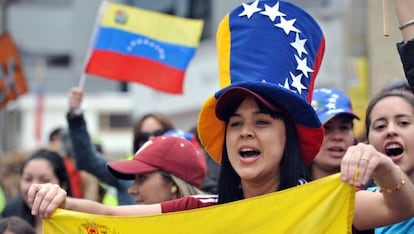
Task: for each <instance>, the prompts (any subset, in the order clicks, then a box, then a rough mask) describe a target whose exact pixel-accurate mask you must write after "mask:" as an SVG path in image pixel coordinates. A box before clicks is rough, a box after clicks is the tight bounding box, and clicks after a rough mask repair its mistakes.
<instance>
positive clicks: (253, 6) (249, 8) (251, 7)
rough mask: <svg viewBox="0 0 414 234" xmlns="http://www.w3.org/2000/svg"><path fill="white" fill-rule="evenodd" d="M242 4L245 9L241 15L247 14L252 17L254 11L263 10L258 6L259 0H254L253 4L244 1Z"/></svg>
mask: <svg viewBox="0 0 414 234" xmlns="http://www.w3.org/2000/svg"><path fill="white" fill-rule="evenodd" d="M242 5H243V8H244V10H243V12H242V13H240V14H239V16H247V18H248V19H250V17H252V15H253V14H254V13H256V12H259V11H261V10H262V9H260V8H258V7H257V6H258V5H259V0H256V1H254V2H253V3H252V4H251V5H249V4H246V3H242Z"/></svg>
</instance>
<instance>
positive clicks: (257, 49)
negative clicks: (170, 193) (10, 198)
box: [29, 0, 414, 231]
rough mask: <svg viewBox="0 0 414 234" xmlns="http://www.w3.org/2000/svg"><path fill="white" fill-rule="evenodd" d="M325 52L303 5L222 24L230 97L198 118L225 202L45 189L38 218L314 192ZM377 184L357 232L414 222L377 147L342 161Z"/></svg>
mask: <svg viewBox="0 0 414 234" xmlns="http://www.w3.org/2000/svg"><path fill="white" fill-rule="evenodd" d="M324 48H325V39H324V36H323V33H322V30H321V29H320V27H319V25H318V24H317V22H316V21H315V20H314V19H313V18H312V17H311V16H310V15H309V14H308V13H307V12H305V11H303V10H302V9H301V8H299V7H297V6H295V5H294V4H292V3H290V2H284V1H275V0H269V1H259V0H256V1H253V2H250V3H242V5H241V6H238V7H236V8H235V9H233V10H232V11H231V12H230V13H229V14H227V15H226V16H225V17H224V19H223V20H222V21H221V23H220V25H219V28H218V32H217V49H218V60H219V61H218V62H219V79H220V87H221V89H220V90H219V91H217V92H216V93H215V94H214V95H213V96H211V97H210V98H208V99H207V100H206V101H205V102H204V104H203V106H202V107H201V111H200V114H199V117H198V128H197V129H198V133H199V137H200V141H201V143H202V144H203V146H204V148H205V149H206V151H207V153H208V154H209V155H210V156H211V157H212V158H213V159H214V160H215V161H216V162H217V163H219V164H220V165H221V171H220V177H219V181H218V194H217V196H212V195H208V196H207V195H205V196H196V197H195V196H189V197H184V198H181V199H178V200H171V201H167V202H162V203H160V204H152V205H147V206H142V205H141V206H140V205H132V206H124V207H108V206H104V205H102V204H99V203H93V202H91V201H85V200H77V199H71V198H67V197H66V195H65V193H64V192H63V191H61V190H60V189H59V188H57V187H56V186H53V185H51V184H40V185H33V186H32V187H31V189H30V191H29V197H30V198H31V201H32V204H33V206H32V212H33V214H34V215H40V216H41V217H45V218H47V217H50V215H51V214H52V212H53V211H54V210H55V209H56V208H58V207H61V208H66V209H73V210H77V211H82V212H88V213H95V214H106V215H124V216H125V215H149V214H160V213H167V212H175V211H180V210H189V209H196V208H201V207H205V206H212V205H216V204H225V203H229V202H233V201H238V200H242V199H247V198H254V197H257V196H261V195H265V194H269V193H273V192H275V191H282V190H285V189H288V188H292V187H295V186H300V185H302V184H303V183H306V182H307V181H309V180H310V177H309V175H308V174H307V170H306V165H308V164H309V163H311V162H312V160H313V159H314V157H315V156H316V154H317V153H318V152H319V148H320V146H321V144H322V140H323V136H324V129H323V126H322V124H321V122H320V120H319V118H318V116H317V114H316V112H315V110H314V109H313V107H312V106H311V104H310V103H311V100H312V93H313V87H314V81H315V78H316V76H317V73H318V70H319V67H320V65H321V62H322V58H323V54H324ZM357 171H358V172H359V173H356V172H357ZM371 177H373V178H374V179H375V180H376V181H377V182H378V183H379V184H381V185H382V186H383V187H384V188H390V189H389V190H390V193H372V192H367V191H358V192H357V193H356V194H355V207H354V208H355V209H354V214H353V225H354V227H355V228H356V229H358V230H364V229H369V228H373V227H376V226H378V225H382V224H386V223H395V222H398V221H400V220H404V219H406V218H408V217H411V216H413V215H414V196H412V194H413V193H414V185H413V184H412V183H411V181H409V180H408V178H407V176H406V175H405V174H404V173H403V172H402V171H401V170H400V169H399V168H397V167H395V165H394V163H393V162H392V160H391V159H390V158H389V157H387V156H386V155H384V154H381V153H379V152H377V151H376V150H375V149H374V147H372V146H371V145H367V144H358V145H356V146H351V147H349V148H348V151H347V152H346V154H345V155H344V158H343V160H342V162H341V179H342V180H343V181H344V182H346V183H349V184H351V185H356V186H360V185H362V184H365V183H367V182H368V180H369V178H371ZM307 196H312V194H307ZM374 207H375V212H372V210H373V208H374ZM402 207H403V208H404V209H402ZM277 215H278V214H277ZM351 216H352V215H351ZM243 218H246V220H248V218H249V217H243ZM243 221H244V220H243ZM306 231H310V230H306ZM339 231H344V230H339Z"/></svg>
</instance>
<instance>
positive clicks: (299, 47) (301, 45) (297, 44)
mask: <svg viewBox="0 0 414 234" xmlns="http://www.w3.org/2000/svg"><path fill="white" fill-rule="evenodd" d="M306 41H307V39H303V40H301V39H300V38H299V33H296V38H295V41H294V42H292V43H290V45H291V46H292V47H293V48H295V50H296V51H297V52H298V55H299V57H302V53H304V54H308V51H306V50H305V43H306Z"/></svg>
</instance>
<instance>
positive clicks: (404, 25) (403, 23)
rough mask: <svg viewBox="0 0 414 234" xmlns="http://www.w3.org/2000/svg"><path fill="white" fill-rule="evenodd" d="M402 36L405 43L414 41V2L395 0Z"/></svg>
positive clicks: (410, 0)
mask: <svg viewBox="0 0 414 234" xmlns="http://www.w3.org/2000/svg"><path fill="white" fill-rule="evenodd" d="M394 7H395V11H396V14H397V19H398V23H399V27H400V30H401V35H402V37H403V40H404V42H405V43H407V41H409V40H412V39H414V1H413V0H394Z"/></svg>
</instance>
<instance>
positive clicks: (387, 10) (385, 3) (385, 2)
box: [382, 0, 390, 37]
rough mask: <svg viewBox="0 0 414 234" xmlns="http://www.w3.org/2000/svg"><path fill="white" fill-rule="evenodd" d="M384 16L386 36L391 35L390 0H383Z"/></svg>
mask: <svg viewBox="0 0 414 234" xmlns="http://www.w3.org/2000/svg"><path fill="white" fill-rule="evenodd" d="M382 17H383V18H382V19H383V30H384V36H385V37H388V36H389V35H390V5H389V2H388V0H382Z"/></svg>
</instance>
